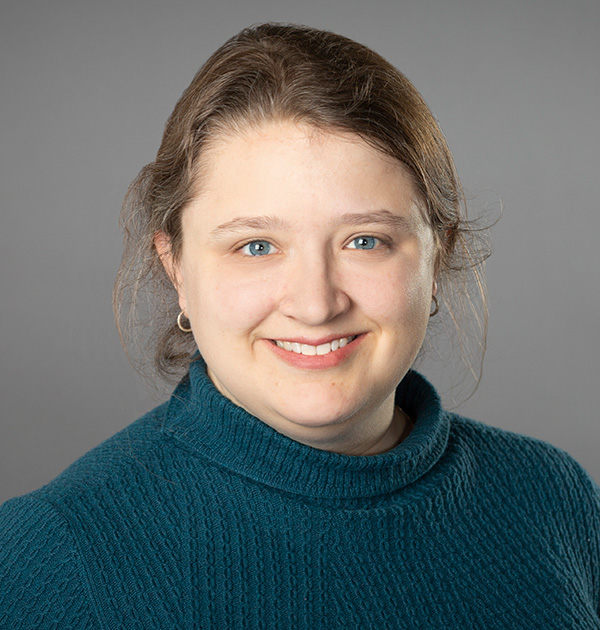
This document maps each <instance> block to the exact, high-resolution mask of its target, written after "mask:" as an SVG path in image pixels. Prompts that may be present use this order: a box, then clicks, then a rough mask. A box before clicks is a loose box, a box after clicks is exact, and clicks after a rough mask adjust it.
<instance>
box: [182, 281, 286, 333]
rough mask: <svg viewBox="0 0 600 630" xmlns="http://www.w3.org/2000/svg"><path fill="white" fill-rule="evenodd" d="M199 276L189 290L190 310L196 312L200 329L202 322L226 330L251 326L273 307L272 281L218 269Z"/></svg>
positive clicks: (244, 328)
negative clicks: (250, 278)
mask: <svg viewBox="0 0 600 630" xmlns="http://www.w3.org/2000/svg"><path fill="white" fill-rule="evenodd" d="M196 278H197V281H196V282H194V283H193V286H192V287H190V290H189V291H188V292H187V294H188V299H189V300H191V302H192V304H191V305H190V314H191V315H195V319H196V320H197V323H198V327H199V328H200V329H202V328H205V326H203V322H204V323H205V324H206V323H207V322H211V324H212V326H213V327H214V326H215V325H218V326H219V328H220V329H221V330H222V332H223V333H231V332H233V331H244V330H248V329H251V328H253V327H254V326H256V325H257V324H258V323H259V322H261V321H262V320H263V319H265V317H267V316H268V314H269V313H270V312H271V311H272V309H273V308H274V303H275V301H274V299H273V291H272V283H271V284H269V283H268V282H260V281H256V280H249V279H239V278H235V277H233V276H232V275H230V274H227V273H218V272H217V271H216V270H215V272H214V273H210V272H207V273H206V274H202V276H200V275H197V276H196ZM213 332H214V331H213Z"/></svg>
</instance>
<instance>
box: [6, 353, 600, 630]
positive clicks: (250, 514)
mask: <svg viewBox="0 0 600 630" xmlns="http://www.w3.org/2000/svg"><path fill="white" fill-rule="evenodd" d="M397 403H398V404H399V405H400V406H401V407H402V408H403V409H404V410H405V411H406V412H408V413H409V414H410V415H411V417H412V418H413V419H414V420H415V421H416V424H415V428H414V430H413V431H412V433H411V434H410V436H409V437H408V438H407V439H406V440H405V441H404V442H403V443H402V444H401V445H399V446H398V447H397V448H395V449H394V450H393V451H390V452H388V453H385V454H382V455H376V456H371V457H352V456H345V455H339V454H334V453H328V452H324V451H319V450H316V449H312V448H310V447H307V446H304V445H301V444H298V443H296V442H294V441H292V440H290V439H288V438H286V437H284V436H282V435H280V434H278V433H277V432H275V431H274V430H272V429H271V428H270V427H268V426H267V425H265V424H264V423H262V422H260V421H259V420H257V419H256V418H254V417H252V416H250V415H249V414H247V413H246V412H245V411H243V410H242V409H240V408H239V407H236V406H235V405H233V404H232V403H231V402H229V401H228V400H226V399H225V398H223V397H222V396H221V395H220V394H219V393H218V392H217V391H216V390H215V388H214V387H213V385H212V384H211V382H210V381H209V379H208V378H207V377H206V374H205V370H204V365H203V364H202V363H201V362H198V363H195V364H194V365H193V366H192V368H191V370H190V377H189V378H188V379H186V380H184V382H183V383H182V384H181V385H180V386H179V387H178V389H177V390H176V392H175V393H174V395H173V397H172V398H171V400H170V401H169V402H168V403H165V404H164V405H162V406H160V407H158V408H157V409H155V410H154V411H153V412H151V413H150V414H148V415H147V416H145V417H143V418H141V419H140V420H138V421H137V422H136V423H134V424H132V425H131V426H130V427H128V428H127V429H125V430H124V431H122V432H120V433H119V434H117V435H116V436H115V437H113V438H111V439H110V440H108V441H107V442H105V443H104V444H102V445H101V446H99V447H98V448H96V449H94V450H93V451H91V452H90V453H88V454H87V455H85V456H84V457H83V458H82V459H80V460H79V461H78V462H76V463H75V464H74V465H73V466H71V467H70V468H69V469H68V470H66V471H65V472H64V473H63V474H62V475H60V476H59V477H58V478H57V479H56V480H54V481H53V482H51V483H50V484H48V485H47V486H45V487H44V488H42V489H40V490H38V491H36V492H34V493H32V494H29V495H27V496H25V497H21V498H17V499H13V500H11V501H8V502H7V503H5V504H4V505H3V506H2V507H1V508H0V628H2V629H5V628H6V629H10V630H16V629H21V628H27V629H30V628H31V629H33V628H35V629H46V628H102V629H112V628H115V629H116V628H119V629H123V628H140V629H142V628H143V629H144V630H149V629H153V628H161V629H168V630H173V629H177V630H183V629H187V628H190V629H191V628H193V629H198V628H210V629H219V630H222V629H228V628H231V629H236V630H237V629H244V628H248V629H250V628H252V629H255V628H264V629H273V628H280V629H285V630H304V629H306V630H308V629H310V630H332V629H338V628H339V629H341V628H344V629H347V628H360V629H365V628H374V629H377V630H385V629H392V628H394V629H396V628H406V629H426V628H437V629H444V630H451V629H454V628H457V629H461V630H467V629H472V628H478V629H479V628H481V629H486V630H493V629H496V628H502V629H510V630H518V629H527V630H532V629H538V628H540V629H544V630H547V629H552V628H556V629H560V630H565V629H570V628H577V629H584V628H585V629H587V628H595V629H598V628H600V494H599V491H598V488H597V487H596V486H595V485H594V484H593V483H592V481H591V480H590V479H589V478H588V477H587V476H586V474H585V473H584V472H583V471H582V469H581V468H580V467H579V466H578V465H577V464H576V463H575V462H574V461H573V460H572V459H571V458H570V457H569V456H567V455H565V454H564V453H562V452H561V451H559V450H557V449H555V448H553V447H550V446H548V445H546V444H544V443H541V442H538V441H535V440H532V439H529V438H524V437H520V436H517V435H514V434H510V433H507V432H503V431H500V430H497V429H492V428H489V427H486V426H485V425H482V424H479V423H476V422H473V421H471V420H466V419H464V418H461V417H459V416H456V415H452V414H448V413H446V412H444V411H443V410H442V408H441V406H440V402H439V399H438V397H437V395H436V393H435V391H434V390H433V388H432V387H431V386H430V385H429V384H428V383H427V382H426V381H425V380H424V379H423V378H422V377H420V376H419V375H418V374H416V373H414V372H411V373H409V374H408V375H407V376H406V378H405V379H404V381H403V382H402V383H401V385H400V387H399V389H398V393H397Z"/></svg>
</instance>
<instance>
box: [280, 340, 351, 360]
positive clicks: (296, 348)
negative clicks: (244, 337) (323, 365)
mask: <svg viewBox="0 0 600 630" xmlns="http://www.w3.org/2000/svg"><path fill="white" fill-rule="evenodd" d="M354 339H356V335H353V336H352V337H342V338H340V339H334V340H333V341H331V342H329V343H322V344H321V345H320V346H311V345H310V344H308V343H297V342H295V341H277V340H275V343H276V344H277V346H278V347H279V348H282V349H283V350H287V351H288V352H295V353H296V354H303V355H305V356H309V357H312V356H315V355H324V354H329V353H330V352H335V351H336V350H339V349H340V348H343V347H344V346H346V345H348V344H349V343H350V342H351V341H354Z"/></svg>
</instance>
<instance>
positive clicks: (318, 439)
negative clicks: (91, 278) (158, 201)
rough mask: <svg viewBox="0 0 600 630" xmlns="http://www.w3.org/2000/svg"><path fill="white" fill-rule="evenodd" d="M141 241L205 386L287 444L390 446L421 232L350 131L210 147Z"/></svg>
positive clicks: (406, 189)
mask: <svg viewBox="0 0 600 630" xmlns="http://www.w3.org/2000/svg"><path fill="white" fill-rule="evenodd" d="M201 183H202V185H201V188H199V190H198V192H197V194H196V195H195V197H194V198H193V200H192V201H191V202H190V203H189V204H188V205H187V206H186V208H185V209H184V211H183V216H182V227H183V245H182V250H181V253H180V255H179V256H178V257H177V259H176V260H175V259H174V258H173V257H172V256H171V251H170V246H169V240H168V238H167V237H166V236H165V235H164V234H162V233H158V234H157V235H156V238H155V244H156V246H157V250H158V252H159V255H160V256H161V259H162V261H163V264H164V265H165V267H166V269H167V272H168V273H169V275H170V277H171V278H172V279H173V282H174V284H175V286H176V288H177V291H178V294H179V303H180V306H181V308H182V309H183V311H184V312H185V314H186V316H187V317H188V318H189V320H190V323H191V327H192V330H193V335H194V338H195V340H196V342H197V344H198V348H199V350H200V353H201V354H202V356H203V358H204V360H205V361H206V364H207V369H208V374H209V376H210V378H211V379H212V381H213V383H214V384H215V386H216V387H217V389H218V390H219V391H220V392H221V393H222V394H223V395H224V396H226V397H227V398H229V399H230V400H232V401H233V402H234V403H236V404H237V405H239V406H241V407H243V408H244V409H246V410H247V411H249V412H250V413H252V414H253V415H255V416H256V417H258V418H259V419H261V420H262V421H263V422H265V423H267V424H268V425H270V426H272V427H273V428H274V429H276V430H277V431H279V432H280V433H283V434H284V435H287V436H288V437H290V438H292V439H294V440H297V441H299V442H302V443H304V444H308V445H310V446H313V447H316V448H319V449H323V450H328V451H333V452H338V453H346V454H350V455H372V454H376V453H381V452H384V451H386V450H389V449H390V448H393V447H394V446H395V445H396V444H397V443H398V441H399V440H400V437H401V435H402V434H403V432H404V430H405V428H406V423H407V418H406V416H405V414H403V413H402V412H400V411H399V410H397V409H395V407H394V391H395V389H396V387H397V385H398V383H399V382H400V381H401V380H402V378H403V377H404V375H405V374H406V372H407V371H408V369H409V368H410V366H411V364H412V363H413V361H414V359H415V357H416V355H417V353H418V351H419V349H420V347H421V344H422V342H423V338H424V335H425V331H426V329H427V323H428V320H429V310H430V305H431V296H432V294H434V293H435V278H434V262H435V248H434V240H433V236H432V232H431V229H430V228H429V227H428V225H427V223H426V221H425V219H424V218H423V216H422V213H421V211H420V210H419V207H418V205H417V203H416V195H415V189H414V186H413V184H412V182H411V180H410V178H409V176H408V174H407V172H406V171H405V169H404V167H403V166H402V165H401V164H400V163H399V162H397V161H395V160H392V159H391V158H388V157H386V156H384V155H383V154H381V153H380V152H378V151H376V150H375V149H373V148H372V147H370V146H369V145H367V144H366V143H365V142H364V141H362V140H361V139H360V138H359V137H358V136H354V135H353V134H341V133H338V132H324V131H318V130H316V129H314V128H312V127H308V126H303V125H298V124H294V123H292V122H288V121H275V122H271V123H268V124H263V125H262V126H260V127H259V128H258V129H257V128H255V127H253V128H251V127H248V128H247V129H246V130H245V131H244V132H243V133H236V134H232V135H228V136H224V137H221V138H218V139H217V140H216V141H215V142H214V144H213V145H212V146H211V149H210V151H209V153H208V156H207V158H206V160H205V163H204V164H203V167H202V180H201Z"/></svg>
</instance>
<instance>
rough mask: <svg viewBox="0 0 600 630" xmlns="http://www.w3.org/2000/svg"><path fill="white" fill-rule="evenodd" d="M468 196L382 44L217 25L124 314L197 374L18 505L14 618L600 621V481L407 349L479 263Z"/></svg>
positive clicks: (138, 214) (4, 522)
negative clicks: (454, 401)
mask: <svg viewBox="0 0 600 630" xmlns="http://www.w3.org/2000/svg"><path fill="white" fill-rule="evenodd" d="M461 208H462V195H461V191H460V186H459V183H458V180H457V178H456V175H455V172H454V167H453V163H452V158H451V155H450V152H449V150H448V148H447V147H446V144H445V141H444V138H443V135H442V133H441V131H440V129H439V128H438V126H437V124H436V122H435V120H434V118H433V116H432V115H431V113H430V111H429V110H428V108H427V106H426V105H425V103H424V102H423V100H422V99H421V97H420V96H419V95H418V93H417V92H416V91H415V89H414V88H413V87H412V85H411V84H410V83H409V82H408V81H407V79H406V78H405V77H404V76H403V75H402V74H400V73H399V72H398V71H397V70H395V69H394V68H393V67H392V66H390V64H388V63H387V62H386V61H385V60H384V59H382V58H381V57H380V56H378V55H377V54H375V53H374V52H372V51H370V50H368V49H367V48H365V47H363V46H361V45H359V44H357V43H355V42H352V41H350V40H348V39H345V38H343V37H340V36H338V35H334V34H332V33H328V32H323V31H318V30H314V29H308V28H303V27H295V26H282V25H270V24H266V25H261V26H257V27H255V28H251V29H247V30H244V31H242V32H241V33H240V34H239V35H238V36H236V37H234V38H233V39H232V40H230V41H229V42H227V43H226V44H225V45H224V46H223V47H221V48H220V49H219V50H218V51H217V52H216V53H215V54H214V55H213V56H212V57H211V58H210V59H209V61H208V62H207V63H206V64H205V65H204V67H203V68H202V69H201V70H200V72H199V73H198V74H197V76H196V77H195V78H194V80H193V81H192V83H191V85H190V86H189V88H188V89H187V90H186V92H185V93H184V94H183V96H182V98H181V99H180V101H179V102H178V104H177V106H176V108H175V110H174V112H173V114H172V115H171V117H170V119H169V121H168V123H167V126H166V129H165V133H164V137H163V141H162V144H161V147H160V149H159V151H158V155H157V158H156V161H155V162H153V163H152V164H150V165H148V166H147V167H146V168H144V169H143V170H142V172H141V173H140V175H139V177H138V178H137V180H136V181H135V182H134V183H133V185H132V187H131V189H130V192H129V194H128V197H127V199H126V203H125V206H124V213H125V214H124V216H125V230H126V237H127V240H126V250H125V256H124V260H123V265H122V271H121V274H120V277H119V279H118V281H117V289H116V293H115V295H116V305H117V313H118V315H119V317H120V318H121V319H122V320H124V321H127V322H129V323H130V324H131V323H132V322H133V327H134V328H136V329H140V328H143V329H144V330H150V331H151V335H150V337H149V339H148V340H147V341H146V344H145V345H146V348H151V349H152V351H153V352H154V362H155V365H156V367H157V369H158V371H159V373H160V374H162V375H163V376H171V377H174V376H176V377H180V378H181V381H180V384H179V385H178V387H177V389H176V390H175V392H174V394H173V396H172V397H171V399H170V400H169V401H168V402H167V403H165V404H164V405H162V406H160V407H158V408H157V409H155V410H154V411H152V412H151V413H149V414H148V415H147V416H145V417H143V418H141V419H140V420H138V421H137V422H136V423H134V424H133V425H131V426H130V427H129V428H128V429H126V430H125V431H123V432H121V433H120V434H118V435H117V436H115V437H113V438H112V439H110V440H108V441H107V442H105V443H104V444H103V445H101V446H100V447H98V448H97V449H95V450H94V451H92V452H90V453H88V454H87V455H86V456H84V457H83V458H82V459H81V460H79V461H78V462H77V463H75V464H74V465H73V466H72V467H70V468H69V469H68V470H67V471H66V472H65V473H63V474H62V475H61V476H60V477H58V478H57V479H56V480H55V481H53V482H52V483H50V484H49V485H48V486H46V487H44V488H42V489H41V490H39V491H37V492H34V493H32V494H30V495H27V496H25V497H21V498H18V499H14V500H12V501H9V502H8V503H6V504H5V505H4V506H3V507H2V510H1V512H0V523H1V531H2V545H1V546H0V548H1V551H0V554H1V558H2V562H1V567H2V569H1V572H0V579H1V583H2V585H3V590H2V592H1V594H0V620H1V622H2V627H7V628H31V627H35V628H55V627H60V628H75V627H76V628H96V627H97V628H185V627H189V628H199V627H200V628H259V627H260V628H311V629H314V628H327V629H330V628H378V629H379V628H473V627H476V628H534V627H535V628H537V627H539V628H600V498H599V494H598V490H597V488H595V486H594V485H593V484H592V482H591V480H590V479H589V478H588V477H587V476H586V474H585V473H584V472H583V471H582V470H581V468H580V467H579V466H578V465H577V464H576V463H575V462H574V461H573V460H571V459H570V458H569V457H568V456H567V455H565V454H564V453H562V452H560V451H558V450H556V449H554V448H552V447H550V446H548V445H545V444H543V443H540V442H537V441H535V440H532V439H528V438H524V437H520V436H516V435H513V434H509V433H506V432H502V431H500V430H496V429H492V428H488V427H486V426H484V425H481V424H479V423H476V422H474V421H471V420H467V419H464V418H461V417H459V416H457V415H454V414H450V413H448V412H445V411H444V410H443V409H442V408H441V405H440V401H439V398H438V396H437V394H436V392H435V390H434V389H433V388H432V386H431V385H430V384H429V383H427V381H425V380H424V379H423V378H422V377H421V376H419V375H418V374H417V373H416V372H413V371H412V370H411V366H412V365H413V363H414V361H415V358H416V357H417V355H418V353H419V351H420V349H421V347H422V345H423V341H424V338H425V334H426V332H427V329H428V324H429V322H430V321H435V319H433V318H434V317H439V316H441V315H445V316H447V317H448V318H449V319H450V320H452V321H455V322H460V321H461V318H460V312H461V307H460V305H461V304H462V311H465V310H468V309H469V308H471V307H472V305H473V304H474V302H473V298H472V294H471V290H470V286H479V287H481V286H482V285H481V277H480V272H479V262H480V261H481V258H482V255H481V254H477V252H476V249H474V248H473V246H472V245H470V241H471V237H472V234H471V233H470V230H469V226H468V224H467V223H466V221H465V218H464V216H463V215H462V213H461ZM469 274H471V275H472V277H473V278H474V280H475V282H474V284H473V283H471V284H469V283H468V282H467V276H468V275H469ZM144 292H146V293H149V295H150V297H151V299H153V300H154V302H153V303H152V305H151V307H150V308H147V307H146V308H145V309H141V308H137V310H136V306H139V303H140V297H141V296H142V294H143V293H144ZM126 302H127V303H130V304H131V305H132V306H133V315H131V314H130V313H128V312H126V311H124V310H123V309H122V308H121V307H122V305H123V304H124V303H126ZM457 303H458V306H457ZM440 310H441V313H440V314H439V315H438V311H440ZM136 313H137V314H138V315H139V314H140V313H141V314H142V315H143V314H144V313H145V314H146V315H147V316H148V315H149V316H150V321H151V328H150V327H149V325H148V324H146V325H145V326H143V327H142V326H140V325H139V323H138V324H135V321H136V320H135V317H134V316H135V314H136ZM484 319H485V318H484V317H483V316H481V319H480V320H479V321H481V322H483V321H484ZM482 327H484V326H483V325H482ZM121 330H122V332H123V337H124V338H125V340H126V341H128V340H129V337H128V336H127V334H126V331H125V329H124V328H123V327H122V329H121ZM457 330H458V333H457V334H460V331H464V327H463V326H462V325H459V327H458V329H457Z"/></svg>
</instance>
